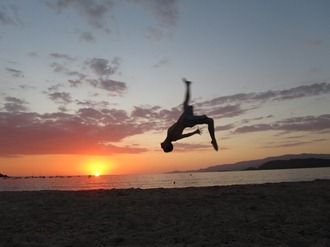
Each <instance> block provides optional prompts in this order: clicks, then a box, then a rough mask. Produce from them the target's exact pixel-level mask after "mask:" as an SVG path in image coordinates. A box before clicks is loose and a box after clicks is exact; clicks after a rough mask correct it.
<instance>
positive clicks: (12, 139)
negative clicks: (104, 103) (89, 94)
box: [0, 108, 152, 156]
mask: <svg viewBox="0 0 330 247" xmlns="http://www.w3.org/2000/svg"><path fill="white" fill-rule="evenodd" d="M151 127H152V125H151V124H146V123H142V124H139V123H136V122H134V119H132V118H131V117H130V116H128V115H127V113H126V112H124V111H121V110H116V109H110V110H109V109H104V110H100V111H98V110H95V109H92V108H82V109H79V110H78V111H77V113H76V114H67V113H64V112H59V113H46V114H38V113H35V112H28V113H22V112H0V136H1V142H0V155H1V156H14V155H35V154H83V155H111V154H118V153H141V152H145V151H147V150H146V149H145V148H138V147H134V146H132V147H129V146H124V147H120V146H119V145H115V144H114V143H116V142H119V141H121V140H123V139H124V138H126V137H129V136H132V135H136V134H141V133H144V132H146V131H149V130H150V128H151Z"/></svg>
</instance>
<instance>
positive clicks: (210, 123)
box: [207, 118, 218, 151]
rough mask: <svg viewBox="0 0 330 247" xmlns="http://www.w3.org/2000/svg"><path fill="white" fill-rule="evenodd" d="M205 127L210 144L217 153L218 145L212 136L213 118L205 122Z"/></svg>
mask: <svg viewBox="0 0 330 247" xmlns="http://www.w3.org/2000/svg"><path fill="white" fill-rule="evenodd" d="M207 126H208V130H209V133H210V137H211V139H212V141H211V144H212V146H213V148H214V149H215V150H216V151H218V143H217V140H216V139H215V135H214V120H213V118H209V119H208V120H207Z"/></svg>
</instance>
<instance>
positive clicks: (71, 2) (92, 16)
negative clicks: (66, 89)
mask: <svg viewBox="0 0 330 247" xmlns="http://www.w3.org/2000/svg"><path fill="white" fill-rule="evenodd" d="M47 3H48V5H49V6H51V7H52V8H53V9H55V10H56V11H57V12H58V13H60V12H61V11H64V10H65V9H68V8H70V9H72V10H75V11H77V12H78V13H79V14H80V15H81V16H83V18H85V19H86V20H87V23H88V24H89V25H91V26H92V27H93V28H98V29H103V30H105V31H106V32H109V29H108V28H107V25H106V20H107V17H108V16H109V13H110V12H111V10H112V8H113V7H114V1H111V0H103V1H102V0H101V1H96V0H89V1H81V0H65V1H62V0H57V1H55V2H47Z"/></svg>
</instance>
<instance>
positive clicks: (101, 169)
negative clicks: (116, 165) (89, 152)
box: [82, 157, 113, 177]
mask: <svg viewBox="0 0 330 247" xmlns="http://www.w3.org/2000/svg"><path fill="white" fill-rule="evenodd" d="M82 171H83V173H85V174H88V175H95V176H96V177H98V176H100V175H109V174H111V173H112V171H113V165H112V162H110V161H109V160H108V159H106V158H105V157H88V158H86V160H85V161H84V164H83V166H82Z"/></svg>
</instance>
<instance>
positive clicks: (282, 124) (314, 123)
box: [234, 114, 330, 134]
mask: <svg viewBox="0 0 330 247" xmlns="http://www.w3.org/2000/svg"><path fill="white" fill-rule="evenodd" d="M327 129H330V114H325V115H320V116H305V117H294V118H288V119H285V120H281V121H276V122H274V123H270V124H255V125H247V126H242V127H239V128H237V129H236V130H235V131H234V133H237V134H241V133H249V132H260V131H269V130H276V131H286V132H291V131H323V130H327Z"/></svg>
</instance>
